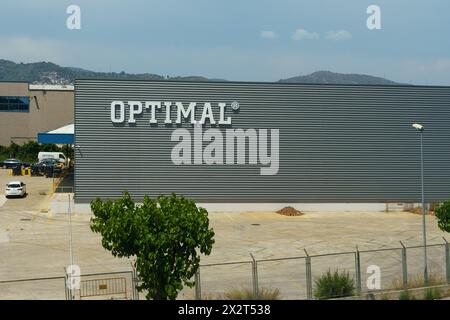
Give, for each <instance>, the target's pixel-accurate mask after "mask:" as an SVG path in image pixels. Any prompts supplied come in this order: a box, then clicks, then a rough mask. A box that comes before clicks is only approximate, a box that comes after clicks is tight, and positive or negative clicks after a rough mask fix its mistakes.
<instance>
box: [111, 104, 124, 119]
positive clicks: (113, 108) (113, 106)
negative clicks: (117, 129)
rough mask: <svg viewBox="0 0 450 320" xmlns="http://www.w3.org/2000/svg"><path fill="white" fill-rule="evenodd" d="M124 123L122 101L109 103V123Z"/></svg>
mask: <svg viewBox="0 0 450 320" xmlns="http://www.w3.org/2000/svg"><path fill="white" fill-rule="evenodd" d="M117 107H119V117H117V115H116V113H117ZM124 121H125V103H124V102H123V101H113V102H111V122H113V123H122V122H124Z"/></svg>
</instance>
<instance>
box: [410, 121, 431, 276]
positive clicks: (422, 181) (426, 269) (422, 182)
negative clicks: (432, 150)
mask: <svg viewBox="0 0 450 320" xmlns="http://www.w3.org/2000/svg"><path fill="white" fill-rule="evenodd" d="M412 126H413V128H415V129H417V131H419V133H420V176H421V185H422V234H423V259H424V270H423V277H424V280H425V284H428V263H427V229H426V220H425V214H426V211H425V186H424V177H423V131H424V129H425V128H424V127H423V126H422V125H421V124H418V123H414V124H413V125H412Z"/></svg>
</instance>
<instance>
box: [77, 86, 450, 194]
mask: <svg viewBox="0 0 450 320" xmlns="http://www.w3.org/2000/svg"><path fill="white" fill-rule="evenodd" d="M75 94H76V97H75V101H76V102H75V118H76V119H75V135H76V144H77V145H78V148H77V150H76V152H75V154H76V173H75V188H76V195H75V196H76V200H77V202H88V201H90V200H92V199H93V198H95V197H96V196H99V197H102V198H108V197H109V198H115V197H118V196H120V194H121V192H122V191H123V190H128V191H129V192H130V193H131V194H132V195H133V196H134V197H136V199H137V200H139V199H142V197H143V195H144V194H149V195H151V196H154V195H157V194H160V193H164V194H168V193H171V192H175V193H178V194H183V195H186V196H190V197H193V198H194V199H196V200H197V201H204V202H208V201H210V202H222V201H223V202H383V201H418V200H419V199H420V154H419V151H420V149H419V134H418V132H416V131H415V130H414V129H413V128H411V124H412V123H413V122H419V123H422V124H423V125H424V126H425V128H426V130H425V133H424V143H425V147H424V150H425V163H426V164H425V177H426V181H425V182H426V200H427V201H438V200H442V199H448V198H450V161H449V160H450V87H424V86H348V85H297V84H274V83H239V82H175V81H173V82H172V81H170V82H166V81H106V80H77V81H76V93H75ZM113 100H123V101H128V100H138V101H172V102H175V101H181V102H183V103H186V104H188V103H189V102H198V103H202V102H212V103H214V104H216V103H218V102H226V103H227V104H228V106H227V115H231V116H232V118H233V125H232V127H233V128H235V129H236V128H244V129H245V128H255V129H259V128H277V129H280V169H279V172H278V174H277V175H273V176H262V175H260V174H259V172H260V171H259V170H260V169H259V168H260V166H259V165H258V166H248V165H247V166H242V165H239V166H238V165H211V166H208V165H181V166H175V165H173V164H172V162H171V158H170V155H171V150H172V148H173V146H174V145H175V144H176V142H171V139H170V137H171V133H172V131H173V130H174V129H176V126H173V127H166V126H165V125H164V123H162V121H161V119H163V117H164V114H163V112H162V113H161V114H159V115H158V116H157V117H158V119H160V123H158V125H157V126H150V124H149V123H148V121H149V118H150V116H149V112H147V113H144V115H143V116H142V117H140V118H139V117H138V118H137V123H136V125H135V126H130V125H129V124H127V123H126V124H125V125H124V126H114V125H113V124H112V123H111V119H110V104H111V102H112V101H113ZM234 100H236V101H238V102H239V104H240V111H239V113H238V114H233V113H232V112H231V111H230V108H229V103H231V102H232V101H234ZM198 112H201V110H200V111H197V114H198ZM172 114H173V118H175V117H176V116H175V112H173V113H172ZM127 116H128V114H127ZM183 127H186V128H190V129H189V130H192V125H190V124H183ZM208 127H209V124H208ZM205 129H206V128H205Z"/></svg>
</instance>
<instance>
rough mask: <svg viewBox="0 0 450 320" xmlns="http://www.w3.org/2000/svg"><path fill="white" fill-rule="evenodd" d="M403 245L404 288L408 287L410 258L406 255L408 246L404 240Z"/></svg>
mask: <svg viewBox="0 0 450 320" xmlns="http://www.w3.org/2000/svg"><path fill="white" fill-rule="evenodd" d="M400 244H401V245H402V281H403V288H404V289H408V260H407V256H406V247H405V245H404V244H403V242H401V241H400Z"/></svg>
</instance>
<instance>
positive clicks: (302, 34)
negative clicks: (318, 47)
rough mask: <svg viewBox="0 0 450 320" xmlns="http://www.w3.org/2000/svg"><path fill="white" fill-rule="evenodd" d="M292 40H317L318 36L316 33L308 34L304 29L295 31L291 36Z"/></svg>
mask: <svg viewBox="0 0 450 320" xmlns="http://www.w3.org/2000/svg"><path fill="white" fill-rule="evenodd" d="M291 38H292V39H293V40H297V41H299V40H312V39H319V34H318V33H316V32H309V31H307V30H305V29H297V30H295V32H294V33H293V34H292V37H291Z"/></svg>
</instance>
